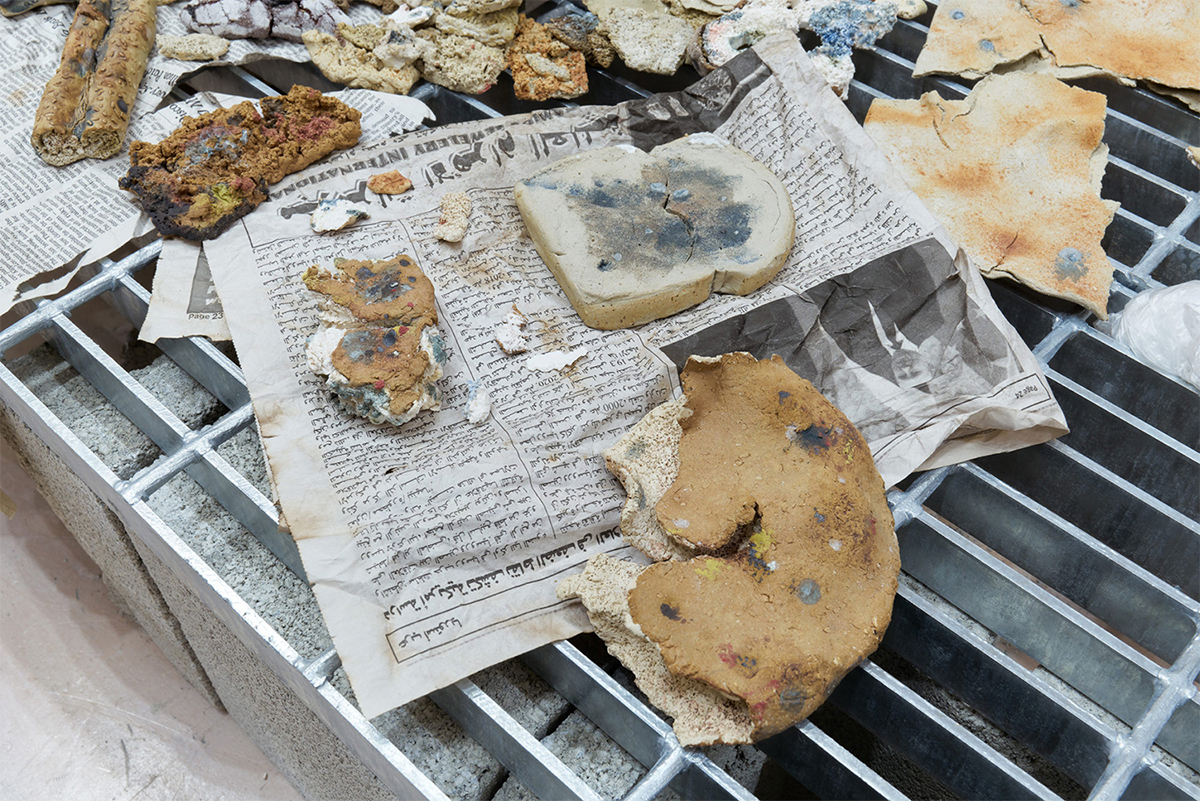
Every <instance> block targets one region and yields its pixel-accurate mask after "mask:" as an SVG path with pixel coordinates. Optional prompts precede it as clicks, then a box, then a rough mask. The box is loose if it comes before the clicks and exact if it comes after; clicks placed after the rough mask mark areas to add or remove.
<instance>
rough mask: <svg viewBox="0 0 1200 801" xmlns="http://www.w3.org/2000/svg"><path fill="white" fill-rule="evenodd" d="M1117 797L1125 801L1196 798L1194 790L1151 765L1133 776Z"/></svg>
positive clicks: (1159, 767)
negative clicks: (1125, 800)
mask: <svg viewBox="0 0 1200 801" xmlns="http://www.w3.org/2000/svg"><path fill="white" fill-rule="evenodd" d="M1109 797H1110V798H1115V797H1117V796H1116V795H1112V796H1109ZM1119 797H1120V798H1122V799H1127V801H1175V799H1179V801H1189V799H1195V798H1196V788H1195V787H1193V786H1190V785H1187V784H1185V783H1184V782H1182V781H1180V780H1179V779H1178V778H1177V777H1176V776H1175V775H1173V774H1172V773H1170V772H1169V771H1166V770H1164V769H1163V768H1162V767H1161V766H1160V765H1153V766H1151V767H1148V768H1143V769H1142V770H1140V771H1138V772H1137V773H1136V774H1134V776H1133V778H1132V779H1131V780H1130V781H1129V786H1128V787H1126V788H1125V791H1124V792H1123V793H1121V794H1120V796H1119Z"/></svg>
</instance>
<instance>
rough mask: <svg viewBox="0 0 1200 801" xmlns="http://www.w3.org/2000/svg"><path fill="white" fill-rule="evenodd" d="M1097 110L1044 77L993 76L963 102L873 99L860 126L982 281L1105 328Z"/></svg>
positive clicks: (1100, 98) (1087, 95) (1097, 99)
mask: <svg viewBox="0 0 1200 801" xmlns="http://www.w3.org/2000/svg"><path fill="white" fill-rule="evenodd" d="M1105 105H1106V103H1105V98H1104V95H1102V94H1099V93H1097V92H1088V91H1085V90H1083V89H1076V88H1073V87H1070V86H1067V85H1066V84H1065V83H1063V82H1062V81H1059V80H1058V79H1057V78H1054V77H1052V76H1050V75H1040V74H1025V73H1015V74H1012V75H993V76H990V77H988V78H985V79H984V80H982V81H980V83H979V84H978V85H976V87H975V89H974V90H972V92H971V94H970V95H968V96H967V97H966V99H964V100H944V99H943V98H942V97H941V96H940V95H938V93H937V92H930V93H928V94H926V95H923V96H922V97H921V99H920V100H876V101H875V102H874V103H873V104H872V105H871V110H870V112H869V113H868V114H867V119H866V122H865V123H864V127H865V128H866V130H867V133H868V134H870V135H871V138H872V139H874V140H875V142H876V144H878V145H879V147H880V148H881V149H882V150H883V152H884V154H885V155H886V156H887V157H888V160H889V161H891V162H892V164H893V165H895V167H896V168H897V169H898V170H899V171H900V174H901V175H902V176H904V179H905V180H906V181H907V182H908V184H909V186H911V187H912V189H913V191H915V192H916V193H917V194H918V195H919V196H920V197H921V199H922V200H923V201H924V202H925V205H926V206H927V207H928V208H929V210H930V211H932V212H933V213H934V215H936V216H937V217H938V219H940V220H941V221H942V223H943V224H944V225H945V226H946V230H948V231H949V232H950V235H951V236H953V237H954V238H955V240H956V241H957V242H958V243H959V245H961V246H962V247H963V249H965V250H966V252H967V254H968V255H969V256H970V257H971V260H972V261H973V262H974V263H975V265H976V266H977V267H978V268H979V269H980V270H981V271H982V272H983V274H984V275H986V276H989V277H996V276H1008V277H1010V278H1014V279H1016V280H1017V281H1020V282H1021V283H1023V284H1025V285H1027V286H1029V287H1032V288H1033V289H1035V290H1037V291H1039V292H1042V293H1045V294H1047V295H1052V296H1054V297H1060V298H1066V299H1067V300H1070V301H1073V302H1075V303H1078V304H1080V305H1081V306H1084V307H1086V308H1088V309H1090V310H1091V311H1093V312H1094V313H1095V314H1096V315H1097V316H1099V317H1100V318H1102V319H1106V318H1107V306H1108V292H1109V286H1110V285H1111V284H1112V271H1113V268H1112V264H1111V263H1110V262H1109V260H1108V258H1107V257H1106V256H1105V255H1104V250H1103V248H1102V247H1101V246H1100V240H1101V239H1102V238H1103V236H1104V229H1105V228H1107V227H1108V224H1109V222H1110V221H1111V220H1112V217H1113V214H1114V213H1115V212H1116V209H1117V205H1118V204H1117V203H1116V202H1114V201H1111V200H1101V198H1100V182H1101V179H1102V178H1103V176H1104V167H1105V164H1106V163H1107V161H1108V146H1107V145H1104V144H1101V142H1100V138H1101V136H1102V135H1103V134H1104V112H1105Z"/></svg>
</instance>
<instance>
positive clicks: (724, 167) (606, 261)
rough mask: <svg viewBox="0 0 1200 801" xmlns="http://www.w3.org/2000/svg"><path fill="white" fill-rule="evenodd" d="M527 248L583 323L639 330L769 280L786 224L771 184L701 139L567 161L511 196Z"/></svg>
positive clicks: (779, 262)
mask: <svg viewBox="0 0 1200 801" xmlns="http://www.w3.org/2000/svg"><path fill="white" fill-rule="evenodd" d="M514 193H515V195H516V200H517V207H518V208H519V209H520V211H521V216H522V217H523V218H524V220H525V225H526V227H527V228H528V229H529V234H530V237H531V238H532V239H533V243H534V246H535V247H536V248H537V252H538V254H539V255H540V256H541V257H542V260H543V261H545V262H546V266H547V267H549V268H550V272H552V273H553V274H554V277H555V278H556V279H557V280H558V283H559V286H561V287H562V289H563V292H564V293H566V296H567V298H568V299H569V300H570V301H571V305H572V306H574V307H575V311H576V312H577V313H578V314H579V316H580V318H582V319H583V322H584V323H585V324H587V325H589V326H591V327H592V328H600V329H613V328H628V327H630V326H635V325H641V324H642V323H646V322H649V321H651V320H657V319H659V318H661V317H666V316H668V315H671V314H675V313H676V312H679V311H682V310H683V309H686V308H689V307H691V306H695V305H696V304H697V303H700V302H701V301H703V300H704V299H705V298H707V297H708V295H709V293H710V292H724V293H729V294H737V295H746V294H749V293H750V292H753V291H754V290H756V289H758V288H759V287H760V286H762V285H763V284H765V283H766V282H767V281H769V280H770V279H771V278H773V277H774V276H775V274H776V273H778V272H779V270H780V268H782V267H783V264H784V262H785V261H786V260H787V256H788V253H789V251H790V250H791V247H792V241H793V238H794V236H795V227H796V218H795V212H794V211H793V209H792V202H791V198H790V197H789V196H788V193H787V189H786V187H784V185H783V182H782V181H780V180H779V178H778V177H777V176H776V175H775V174H774V173H773V172H771V171H770V170H769V169H767V167H766V166H764V165H763V164H761V163H760V162H758V161H756V160H755V159H754V158H753V157H752V156H751V155H750V154H748V153H746V152H745V151H743V150H740V149H738V148H736V147H734V146H733V145H731V144H729V143H728V142H726V141H725V140H723V139H721V138H720V137H717V136H714V135H712V134H694V135H692V136H689V137H685V138H683V139H677V140H675V141H674V142H669V143H667V144H664V145H659V146H658V147H656V148H654V150H652V151H651V152H650V153H645V152H643V151H641V150H637V149H636V148H633V147H630V146H618V147H607V148H600V149H597V150H590V151H587V152H584V153H580V154H578V155H575V156H569V157H567V158H564V159H561V160H559V161H557V162H555V163H553V164H551V165H550V166H548V167H545V168H544V169H542V170H539V171H538V172H536V173H534V174H533V175H532V176H530V177H529V178H527V179H525V180H524V181H521V182H520V183H518V184H517V185H516V187H515V190H514Z"/></svg>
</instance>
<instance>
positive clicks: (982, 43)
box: [979, 39, 996, 53]
mask: <svg viewBox="0 0 1200 801" xmlns="http://www.w3.org/2000/svg"><path fill="white" fill-rule="evenodd" d="M979 49H980V50H983V51H985V52H988V53H995V52H996V46H995V45H994V44H992V40H991V39H980V40H979Z"/></svg>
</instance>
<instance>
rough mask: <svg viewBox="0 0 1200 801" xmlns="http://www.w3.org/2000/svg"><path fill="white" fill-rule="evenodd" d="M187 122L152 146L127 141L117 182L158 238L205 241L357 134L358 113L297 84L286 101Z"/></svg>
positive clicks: (271, 101) (267, 100) (273, 99)
mask: <svg viewBox="0 0 1200 801" xmlns="http://www.w3.org/2000/svg"><path fill="white" fill-rule="evenodd" d="M258 102H259V107H261V109H262V111H261V113H260V111H259V108H256V107H255V105H254V103H252V102H251V101H249V100H246V101H243V102H241V103H238V104H237V105H236V106H232V107H230V108H227V109H217V110H216V111H212V112H209V113H207V114H201V115H199V116H197V117H186V118H185V119H184V120H183V122H182V123H180V126H179V128H177V129H176V130H175V131H174V132H173V133H172V134H171V135H170V136H168V137H167V138H166V139H164V140H163V141H161V142H158V143H157V144H151V143H149V142H134V143H133V145H132V146H131V147H130V148H129V161H130V166H129V171H128V172H127V173H126V174H125V176H124V177H123V178H121V179H120V180H119V181H118V185H119V186H120V187H121V188H122V189H128V190H129V191H131V192H133V193H135V194H136V195H137V197H138V203H139V204H140V205H141V207H142V209H143V210H145V211H146V213H147V214H149V215H150V218H151V220H152V221H153V222H154V227H155V228H157V229H158V230H159V232H160V233H162V234H163V235H164V236H180V237H183V238H184V239H191V240H201V239H211V238H212V237H215V236H217V235H218V234H220V233H221V232H222V231H224V230H226V229H227V228H229V226H230V225H232V224H233V223H234V221H236V220H237V219H239V218H241V217H243V216H245V215H246V214H249V213H250V212H251V211H253V210H254V209H255V208H256V207H257V206H258V205H259V204H261V203H262V202H263V201H264V200H265V199H266V197H267V185H268V184H273V183H275V182H277V181H279V180H280V179H281V178H283V176H285V175H288V174H290V173H293V172H296V171H297V170H302V169H304V168H305V167H307V166H308V165H310V164H312V163H313V162H315V161H317V160H318V159H320V158H323V157H324V156H326V155H328V154H329V153H332V152H333V151H334V150H344V149H345V148H348V147H350V146H351V145H354V144H356V143H357V142H358V138H359V136H361V135H362V126H361V125H360V124H359V120H360V118H361V116H362V115H361V114H360V113H359V112H358V111H357V110H356V109H353V108H350V107H349V106H347V105H346V104H345V103H343V102H342V101H340V100H338V99H337V98H335V97H329V96H328V95H323V94H321V93H320V92H318V91H317V90H316V89H311V88H309V87H306V86H300V85H299V84H297V85H296V86H293V87H292V90H291V91H290V92H288V93H287V94H286V95H276V96H274V97H264V98H262V99H261V100H260V101H258Z"/></svg>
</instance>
